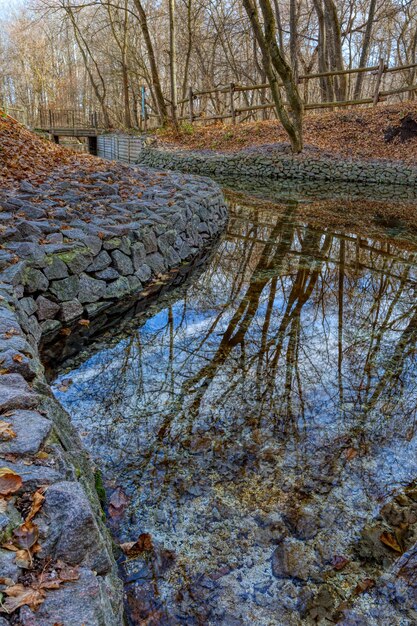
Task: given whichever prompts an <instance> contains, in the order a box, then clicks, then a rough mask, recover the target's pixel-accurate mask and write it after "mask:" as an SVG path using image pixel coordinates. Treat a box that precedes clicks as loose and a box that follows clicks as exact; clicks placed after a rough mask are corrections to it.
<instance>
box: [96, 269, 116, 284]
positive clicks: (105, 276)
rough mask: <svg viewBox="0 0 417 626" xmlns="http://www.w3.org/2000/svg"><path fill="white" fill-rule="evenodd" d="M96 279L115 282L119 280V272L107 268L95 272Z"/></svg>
mask: <svg viewBox="0 0 417 626" xmlns="http://www.w3.org/2000/svg"><path fill="white" fill-rule="evenodd" d="M95 275H96V277H97V278H99V279H100V280H106V281H107V280H115V279H116V278H119V276H120V274H119V272H117V271H116V270H115V269H114V267H107V268H106V269H105V270H102V271H101V272H96V274H95Z"/></svg>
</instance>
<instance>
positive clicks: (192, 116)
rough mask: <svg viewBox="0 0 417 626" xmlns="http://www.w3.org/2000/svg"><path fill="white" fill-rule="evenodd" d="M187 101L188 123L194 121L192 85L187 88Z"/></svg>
mask: <svg viewBox="0 0 417 626" xmlns="http://www.w3.org/2000/svg"><path fill="white" fill-rule="evenodd" d="M188 101H189V107H190V124H192V123H193V121H194V95H193V88H192V87H189V88H188Z"/></svg>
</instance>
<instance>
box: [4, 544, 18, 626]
mask: <svg viewBox="0 0 417 626" xmlns="http://www.w3.org/2000/svg"><path fill="white" fill-rule="evenodd" d="M15 556H16V555H15V553H14V552H11V551H10V550H3V549H1V548H0V572H1V576H2V578H11V579H12V580H13V581H14V582H17V579H18V578H19V576H20V574H21V571H22V570H21V569H20V567H18V566H17V565H16V563H15ZM5 623H6V624H7V626H10V624H9V622H5ZM0 626H2V623H1V621H0Z"/></svg>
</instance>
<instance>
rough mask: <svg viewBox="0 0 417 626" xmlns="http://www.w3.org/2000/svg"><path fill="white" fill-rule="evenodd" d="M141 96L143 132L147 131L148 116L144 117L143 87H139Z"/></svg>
mask: <svg viewBox="0 0 417 626" xmlns="http://www.w3.org/2000/svg"><path fill="white" fill-rule="evenodd" d="M141 95H142V119H143V130H144V131H145V133H146V131H147V129H148V119H147V118H148V116H147V115H146V92H145V85H142V87H141Z"/></svg>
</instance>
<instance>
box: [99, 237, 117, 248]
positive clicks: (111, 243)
mask: <svg viewBox="0 0 417 626" xmlns="http://www.w3.org/2000/svg"><path fill="white" fill-rule="evenodd" d="M121 245H122V240H121V238H120V237H111V238H110V239H106V241H104V242H103V248H104V249H105V250H118V249H119V248H120V246H121Z"/></svg>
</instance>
